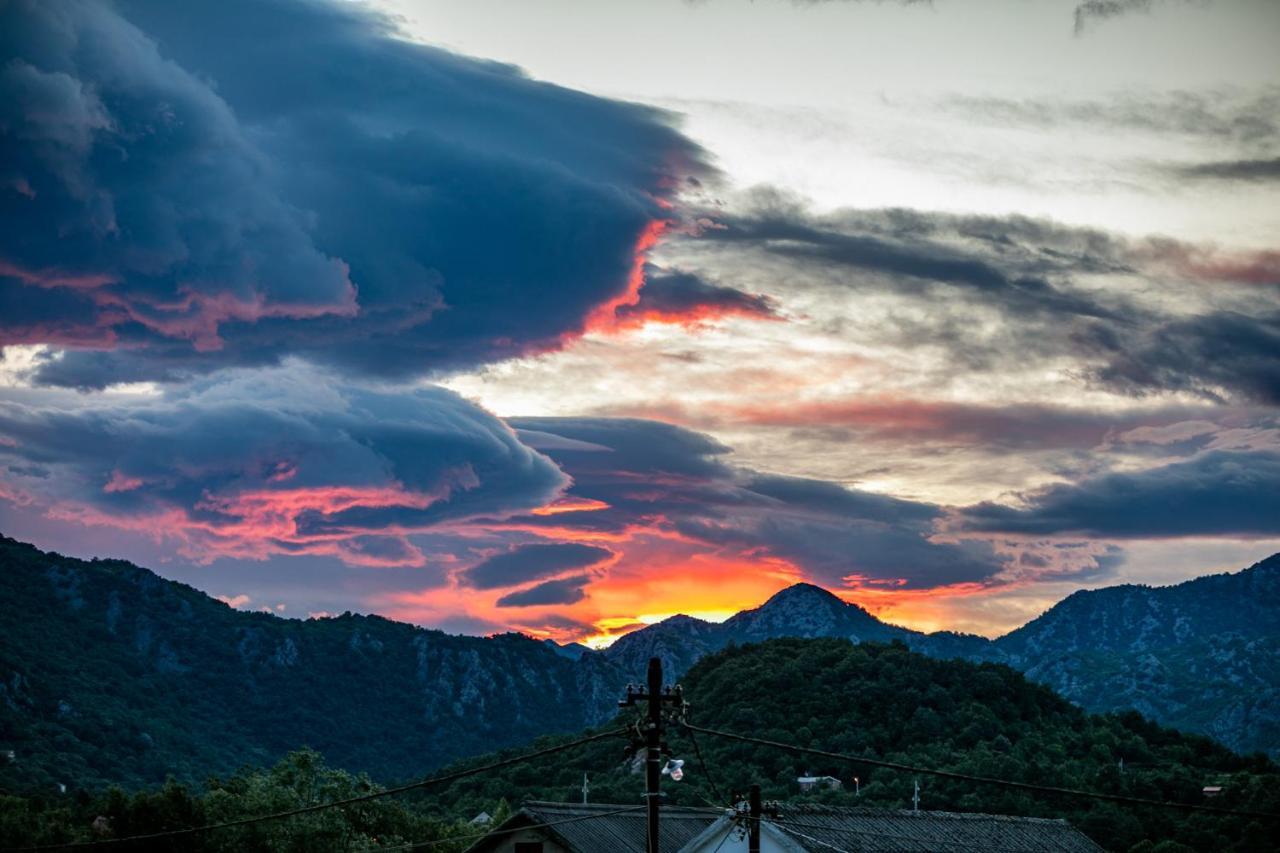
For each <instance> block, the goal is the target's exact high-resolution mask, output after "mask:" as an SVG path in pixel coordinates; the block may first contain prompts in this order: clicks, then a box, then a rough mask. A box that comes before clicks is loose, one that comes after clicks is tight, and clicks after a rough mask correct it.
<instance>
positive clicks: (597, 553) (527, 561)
mask: <svg viewBox="0 0 1280 853" xmlns="http://www.w3.org/2000/svg"><path fill="white" fill-rule="evenodd" d="M612 556H614V553H613V552H612V551H610V550H608V549H607V548H597V547H596V546H594V545H582V544H579V543H577V542H555V543H551V544H546V545H520V546H518V547H516V548H513V549H511V550H510V551H506V552H504V553H501V554H496V555H494V556H492V557H489V558H488V559H486V560H483V561H482V562H480V563H477V564H476V565H474V566H472V567H471V568H469V569H467V570H466V571H465V572H463V573H462V574H461V575H460V576H459V577H460V579H461V580H462V582H463V583H465V584H466V585H467V586H470V587H473V588H475V589H496V588H499V587H505V586H518V585H520V584H522V583H527V582H529V581H532V580H537V579H539V578H544V577H547V576H549V575H556V574H560V573H561V572H565V571H569V570H570V569H582V568H586V567H587V566H593V565H595V564H596V563H601V562H604V561H605V560H607V559H609V558H610V557H612Z"/></svg>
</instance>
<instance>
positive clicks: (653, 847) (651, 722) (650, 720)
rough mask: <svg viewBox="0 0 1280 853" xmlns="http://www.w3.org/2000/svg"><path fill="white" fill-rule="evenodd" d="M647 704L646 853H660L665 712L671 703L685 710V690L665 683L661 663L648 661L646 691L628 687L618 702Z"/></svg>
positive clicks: (644, 730) (621, 705)
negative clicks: (660, 807)
mask: <svg viewBox="0 0 1280 853" xmlns="http://www.w3.org/2000/svg"><path fill="white" fill-rule="evenodd" d="M638 702H644V703H645V715H644V718H643V720H642V721H641V723H640V725H639V728H640V730H641V731H642V733H643V734H644V744H643V746H644V798H645V807H646V811H647V815H646V816H647V817H648V832H647V836H648V848H647V853H660V851H659V849H658V810H659V805H660V800H661V797H662V792H661V790H659V788H660V784H661V781H662V749H663V743H662V727H663V719H662V709H663V706H664V705H666V704H670V705H671V706H672V708H673V709H674V710H675V711H676V712H680V711H682V710H683V709H684V691H683V690H681V688H680V686H679V685H676V686H675V688H674V689H673V688H671V687H664V686H663V684H662V661H661V660H659V659H658V658H649V671H648V673H647V678H646V679H645V689H644V691H643V692H641V691H637V690H636V689H635V685H633V684H628V685H627V696H626V698H625V699H623V700H622V701H621V702H619V703H618V707H619V708H629V707H634V706H635V705H636V703H638Z"/></svg>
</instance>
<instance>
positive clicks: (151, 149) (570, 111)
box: [0, 0, 706, 386]
mask: <svg viewBox="0 0 1280 853" xmlns="http://www.w3.org/2000/svg"><path fill="white" fill-rule="evenodd" d="M0 33H3V35H0V45H2V46H3V49H4V53H5V55H6V56H7V57H10V58H11V59H10V61H9V62H8V63H7V64H6V65H5V67H4V69H3V71H2V72H0V104H3V106H0V162H3V164H4V165H3V166H2V167H0V217H2V218H3V219H4V221H5V222H6V223H8V224H9V227H8V228H6V229H5V232H4V234H3V236H0V318H2V319H0V343H3V344H14V343H48V344H52V345H55V346H58V347H69V348H71V349H72V351H70V352H68V353H66V354H65V357H62V358H59V359H57V360H50V361H47V362H45V363H44V364H43V366H42V368H41V370H40V371H39V373H38V375H39V378H40V379H41V380H43V381H46V382H52V383H61V384H67V385H74V386H101V385H104V384H108V383H111V382H113V381H120V380H127V379H139V378H141V379H173V378H175V377H179V376H182V375H184V374H188V373H192V372H197V373H198V372H204V371H208V370H210V369H213V368H215V367H218V366H224V365H253V364H270V363H274V362H276V361H278V360H279V359H280V358H281V357H282V356H284V355H287V354H298V355H303V356H306V357H307V358H308V359H310V360H313V361H326V362H330V363H332V364H335V365H338V366H340V367H342V368H343V369H345V370H348V371H359V372H365V373H370V374H379V375H406V374H414V373H417V374H421V373H425V372H429V371H432V370H438V369H442V368H451V367H457V366H462V365H474V364H477V363H483V362H486V361H489V360H492V359H496V358H502V357H504V356H508V355H512V354H518V353H523V352H528V351H531V350H538V349H546V348H551V347H555V346H557V345H559V344H560V343H561V341H562V340H563V339H564V337H565V336H566V335H573V334H576V333H579V332H580V331H581V330H582V329H583V328H584V327H585V326H586V325H587V324H588V323H590V322H591V321H592V318H593V317H595V316H597V315H598V314H599V313H600V312H601V311H605V312H608V311H611V310H612V309H613V308H614V307H616V306H617V305H621V304H626V303H628V302H631V301H634V300H635V298H636V293H637V290H638V288H639V285H640V279H641V275H642V266H641V265H642V262H643V253H644V251H645V250H646V249H647V248H648V247H649V246H651V245H652V243H653V242H654V240H655V239H656V237H657V235H658V233H659V232H660V231H661V229H662V227H663V222H664V220H665V218H666V216H667V214H666V210H665V207H664V205H665V204H666V202H665V201H664V198H665V197H667V196H669V195H670V194H671V193H673V192H674V191H675V189H676V188H677V187H678V186H679V182H680V180H681V178H682V176H684V175H687V174H690V173H691V172H694V171H697V172H705V171H706V170H705V168H704V167H703V166H702V165H701V164H700V161H701V153H700V152H699V150H698V149H697V148H696V147H695V146H694V145H693V144H692V143H690V142H688V141H687V140H686V139H684V138H683V137H682V136H680V135H679V134H678V133H677V132H675V131H674V130H672V129H671V127H670V126H669V124H668V122H667V119H666V116H665V115H663V114H661V113H659V112H657V111H655V110H652V109H649V108H645V107H639V106H634V105H630V104H623V103H618V102H612V101H607V100H603V99H600V98H595V97H592V96H588V95H584V94H580V93H576V92H572V91H569V90H566V89H561V88H558V87H556V86H552V85H548V84H544V83H538V82H534V81H531V80H529V79H527V78H525V77H523V76H522V75H521V74H520V73H519V72H518V71H517V70H516V69H513V68H511V67H508V66H503V65H498V64H495V63H489V62H480V61H475V60H471V59H466V58H463V57H460V56H457V55H454V54H450V53H448V52H445V51H443V50H438V49H434V48H429V47H425V46H422V45H418V44H413V43H410V42H408V41H404V40H401V39H398V38H396V36H395V33H394V32H393V30H392V28H391V24H390V23H389V22H388V21H387V20H385V19H383V18H380V17H377V16H376V15H374V14H373V13H371V12H369V11H368V10H367V9H365V8H363V7H361V6H359V5H356V4H348V3H337V2H303V0H253V2H250V0H228V2H217V3H214V2H193V3H183V4H181V5H180V6H174V5H173V4H170V3H166V2H159V0H122V2H119V3H115V4H103V3H96V2H87V0H54V1H53V2H36V0H15V2H13V3H8V4H5V7H4V9H3V11H0ZM263 81H270V85H264V82H263ZM375 338H376V339H377V340H378V345H377V346H369V341H370V340H372V339H375Z"/></svg>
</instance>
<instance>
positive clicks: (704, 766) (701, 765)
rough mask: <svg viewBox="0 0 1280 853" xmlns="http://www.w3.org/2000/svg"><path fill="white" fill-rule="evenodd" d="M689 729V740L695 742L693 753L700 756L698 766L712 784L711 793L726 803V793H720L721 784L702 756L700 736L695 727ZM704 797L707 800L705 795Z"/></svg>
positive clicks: (708, 782) (709, 783)
mask: <svg viewBox="0 0 1280 853" xmlns="http://www.w3.org/2000/svg"><path fill="white" fill-rule="evenodd" d="M687 731H688V732H689V742H690V743H692V744H693V754H694V755H695V756H697V758H698V768H699V769H700V770H702V775H703V776H704V777H706V780H707V784H708V785H710V786H711V794H712V795H713V796H714V797H715V798H716V799H717V800H719V801H720V802H722V803H726V802H727V801H726V800H725V797H724V794H722V793H720V786H719V785H717V784H716V780H715V778H714V777H713V776H712V775H711V770H710V769H709V768H708V767H707V762H706V760H705V759H703V757H702V748H701V747H699V746H698V738H697V737H696V736H694V733H693V729H687ZM703 799H704V800H705V797H704V798H703ZM711 805H714V804H711Z"/></svg>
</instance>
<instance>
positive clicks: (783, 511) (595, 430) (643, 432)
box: [511, 418, 1002, 589]
mask: <svg viewBox="0 0 1280 853" xmlns="http://www.w3.org/2000/svg"><path fill="white" fill-rule="evenodd" d="M511 423H512V425H513V426H516V427H517V428H518V429H519V430H520V435H521V437H522V438H523V439H524V440H525V441H526V442H527V443H529V444H531V445H532V446H534V447H538V448H540V449H542V450H543V451H544V452H546V453H547V454H548V455H549V456H551V457H552V458H553V459H555V460H556V461H557V462H558V463H559V464H560V465H561V466H562V467H563V468H564V470H565V471H566V473H568V474H569V475H570V476H571V477H572V478H573V486H572V488H571V490H570V495H571V496H574V497H578V498H582V499H586V500H588V501H591V502H593V504H592V506H591V508H590V509H585V510H582V511H578V512H566V513H561V514H557V515H554V516H544V517H520V518H517V519H514V523H515V524H517V525H521V526H525V527H526V528H527V529H531V530H537V529H539V528H547V529H556V530H574V531H577V532H578V533H579V534H582V535H590V534H594V535H598V536H602V537H603V536H619V537H626V538H632V537H635V536H637V535H641V534H647V535H653V536H659V537H669V538H671V539H673V540H677V541H682V542H695V543H700V544H702V545H703V546H710V547H711V548H713V549H719V550H721V551H723V553H722V554H721V555H720V556H725V555H732V556H733V557H735V558H737V559H739V560H741V561H742V562H745V563H750V562H752V561H756V562H761V561H768V560H777V561H781V562H782V563H784V564H787V565H791V566H793V567H795V569H796V570H797V571H799V572H801V573H802V574H803V575H804V576H806V577H809V578H811V579H814V580H816V581H818V582H820V583H823V584H826V585H828V586H833V587H841V586H864V585H865V586H872V587H874V586H878V585H881V586H891V587H895V588H906V589H913V588H925V587H934V586H945V585H958V584H966V583H983V582H987V581H989V580H990V579H992V577H993V576H994V575H996V574H997V572H999V570H1000V569H1001V566H1002V562H1001V561H1000V560H999V559H998V558H996V557H995V555H994V554H993V552H992V550H991V548H990V546H989V545H987V544H986V543H978V542H954V541H953V542H948V541H940V540H935V538H934V536H933V534H934V523H935V522H937V521H941V520H942V518H943V515H944V514H943V512H942V510H941V509H940V508H938V507H935V506H931V505H928V504H924V503H919V502H914V501H906V500H901V499H898V498H893V497H889V496H887V495H877V494H871V493H868V492H861V491H858V490H855V489H848V488H845V487H843V486H840V485H838V484H835V483H828V482H822V481H817V480H808V479H803V478H798V477H781V476H776V475H766V474H759V473H756V472H752V471H748V470H743V469H740V468H736V467H734V466H731V465H729V464H728V463H727V462H725V461H723V460H722V458H721V457H723V455H724V454H726V453H727V452H728V451H727V448H725V447H724V446H723V445H720V444H718V443H717V442H715V441H712V440H711V439H709V438H708V437H706V436H703V435H699V434H698V433H694V432H691V431H689V430H684V429H680V428H678V427H673V426H671V425H668V424H663V423H658V422H654V421H642V420H626V419H603V418H517V419H514V420H513V421H512V422H511ZM542 435H553V436H557V437H559V438H561V439H569V440H570V441H572V442H582V443H584V444H585V446H584V447H582V448H577V447H573V446H572V445H569V444H564V443H559V444H557V443H556V442H546V441H540V440H539V436H542ZM602 507H603V508H602Z"/></svg>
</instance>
